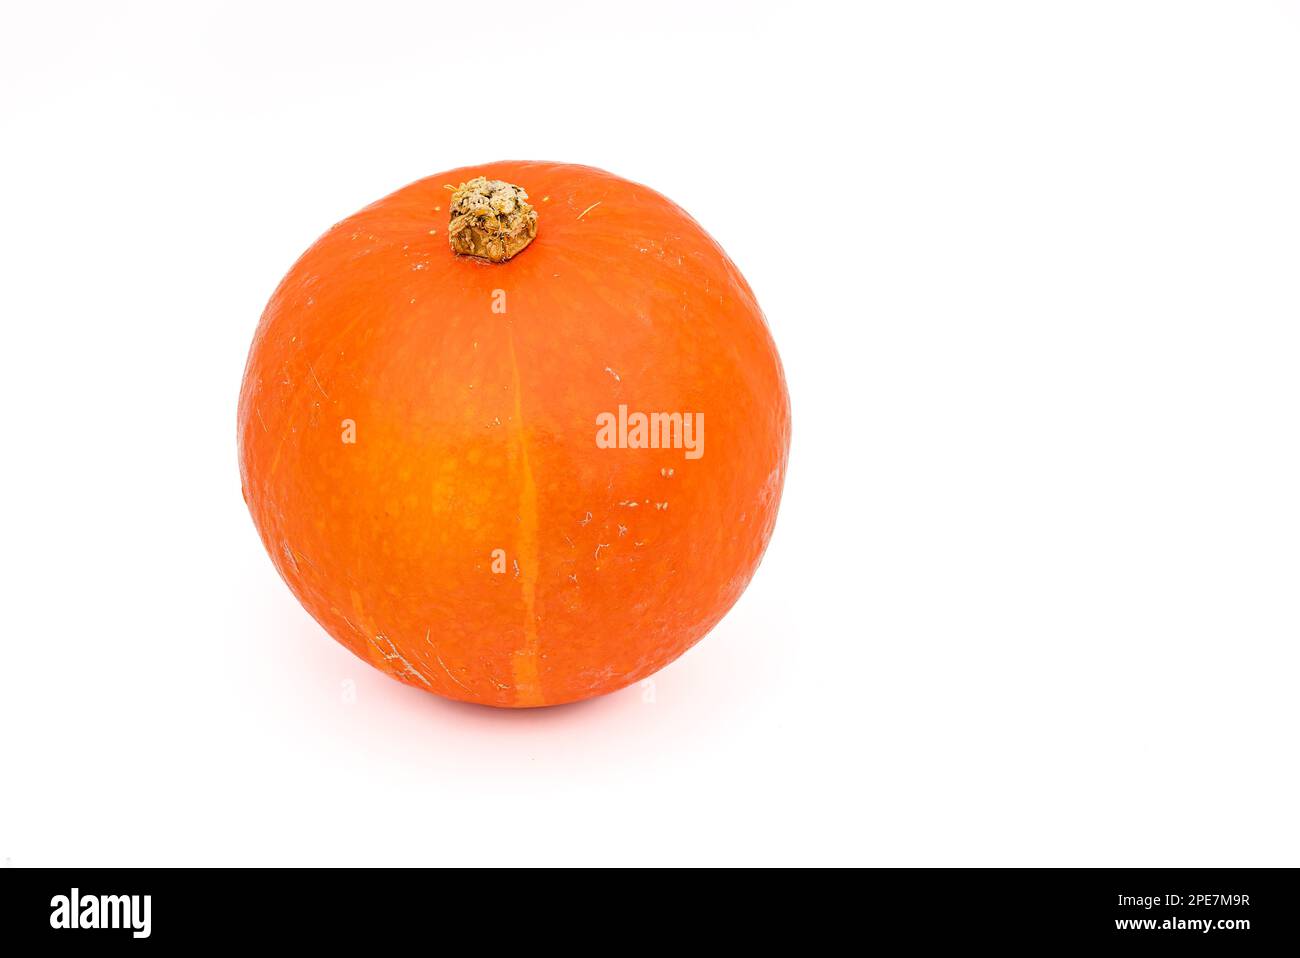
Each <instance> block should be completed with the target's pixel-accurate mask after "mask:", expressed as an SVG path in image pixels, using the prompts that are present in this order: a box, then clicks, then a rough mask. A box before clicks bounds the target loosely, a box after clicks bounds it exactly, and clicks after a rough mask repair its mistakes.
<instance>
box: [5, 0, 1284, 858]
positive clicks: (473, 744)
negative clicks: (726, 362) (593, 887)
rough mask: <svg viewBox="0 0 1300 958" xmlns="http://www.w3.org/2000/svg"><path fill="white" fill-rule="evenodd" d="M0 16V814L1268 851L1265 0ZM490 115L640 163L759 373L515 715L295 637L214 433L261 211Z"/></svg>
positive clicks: (152, 10) (227, 408)
mask: <svg viewBox="0 0 1300 958" xmlns="http://www.w3.org/2000/svg"><path fill="white" fill-rule="evenodd" d="M0 17H2V20H3V23H2V25H0V129H2V130H3V131H4V135H3V141H4V149H3V152H2V153H0V264H3V269H2V271H0V294H2V296H3V299H2V300H0V305H2V308H3V317H4V323H3V335H4V337H5V342H4V348H3V349H2V350H0V364H2V369H0V372H2V375H0V391H2V392H0V395H2V396H3V403H4V405H3V408H4V411H5V416H4V423H5V428H4V433H5V437H6V439H5V443H4V463H5V468H4V470H3V474H2V475H3V478H2V479H0V482H3V493H4V502H5V506H6V518H5V523H4V537H3V538H4V541H5V550H4V557H5V558H4V561H5V570H4V579H5V585H6V588H5V596H6V601H5V604H4V606H5V624H4V628H3V630H0V631H2V632H3V642H4V657H3V659H2V660H0V661H3V663H4V664H3V673H2V674H3V683H2V685H0V736H2V737H0V782H2V785H0V859H3V862H4V864H11V865H15V866H22V865H137V864H139V865H143V864H154V865H170V864H186V865H189V864H193V865H207V864H321V865H327V864H861V865H872V864H874V865H1169V866H1175V865H1241V866H1251V865H1255V866H1259V865H1294V864H1296V862H1297V857H1298V855H1300V827H1298V826H1297V818H1296V815H1295V809H1296V807H1297V806H1298V805H1300V771H1298V770H1297V763H1296V732H1297V724H1298V720H1300V704H1297V703H1298V700H1297V696H1296V695H1295V687H1296V680H1297V668H1298V667H1300V644H1298V642H1297V639H1298V638H1300V601H1297V600H1298V594H1297V581H1298V576H1300V545H1298V543H1300V496H1298V495H1297V490H1300V451H1298V448H1297V441H1296V439H1297V428H1296V426H1297V414H1298V413H1300V377H1298V376H1297V367H1298V365H1300V331H1298V330H1300V282H1298V274H1297V268H1298V267H1297V264H1300V226H1298V225H1297V224H1300V176H1297V171H1298V170H1300V127H1298V126H1297V123H1296V117H1297V115H1298V114H1297V110H1298V108H1300V58H1297V57H1296V55H1295V51H1296V49H1297V44H1298V43H1300V7H1298V6H1297V4H1295V3H1263V2H1250V3H1228V2H1222V3H1188V2H1167V3H1153V2H1127V3H1030V2H1025V3H987V4H967V3H857V4H849V3H843V4H830V3H801V4H797V5H790V6H780V5H762V4H755V3H743V4H740V3H737V4H701V3H664V2H661V3H657V4H654V5H652V6H649V7H647V6H645V5H623V4H612V3H598V2H591V3H582V4H574V3H538V2H532V3H497V4H493V5H491V7H490V8H485V7H482V6H468V7H467V6H464V5H460V6H457V5H454V4H441V3H409V4H395V3H370V4H363V5H357V4H307V3H301V4H287V3H285V4H279V3H256V4H254V3H247V4H219V3H212V4H198V3H189V4H164V3H151V4H136V3H126V4H93V3H88V2H87V3H51V4H31V3H29V4H11V5H8V6H7V7H6V8H5V10H4V12H3V14H2V15H0ZM485 43H486V44H487V46H488V47H489V48H490V49H491V50H492V51H493V52H494V55H499V56H500V57H501V58H502V60H503V61H504V62H508V63H510V64H511V70H512V71H519V72H517V73H515V74H514V75H511V76H508V77H507V78H506V79H505V80H503V81H499V82H494V83H492V84H487V85H484V83H483V82H480V81H476V80H475V79H474V77H475V71H474V68H473V67H474V63H475V62H476V60H477V58H479V57H480V56H481V55H482V50H483V49H484V44H485ZM525 73H526V75H522V74H525ZM489 94H490V96H491V97H492V104H493V107H492V109H484V108H483V107H482V106H481V105H479V106H475V104H476V103H479V101H481V99H482V98H483V97H484V96H487V95H489ZM498 158H519V159H555V160H565V161H572V162H582V163H588V164H591V165H595V166H600V167H604V168H606V169H609V170H611V171H613V172H615V173H618V174H620V175H622V176H625V177H628V178H630V179H634V180H638V181H641V182H645V183H647V184H649V185H651V186H653V187H655V188H656V189H658V190H660V191H661V192H663V193H665V194H667V195H668V196H670V197H671V198H673V199H674V200H676V201H677V202H679V203H680V204H681V205H683V206H684V207H685V208H686V209H688V210H689V211H690V212H691V213H692V214H693V215H694V216H695V217H696V218H697V219H699V220H700V222H701V223H702V224H703V225H704V226H705V227H706V228H707V229H708V230H710V232H712V233H713V235H714V236H715V237H716V238H717V239H718V240H719V242H721V243H722V245H723V246H724V247H725V248H726V249H727V250H728V252H729V253H730V255H731V256H732V258H733V259H734V260H735V261H736V263H737V264H738V265H739V266H740V268H741V269H742V270H743V272H744V273H745V275H746V276H747V278H748V279H749V281H750V283H751V285H752V286H753V288H754V290H755V292H756V294H757V296H758V298H759V301H760V302H761V303H762V304H763V307H764V309H765V311H766V312H767V315H768V318H769V322H770V324H771V327H772V330H773V334H774V336H775V338H776V341H777V344H778V346H779V348H780V350H781V353H782V356H783V359H784V362H785V367H786V373H787V377H788V379H789V384H790V393H791V397H792V403H793V413H794V446H793V450H792V456H791V464H790V471H789V479H788V483H787V487H786V496H785V501H784V504H783V507H782V513H781V517H780V520H779V522H778V525H777V531H776V535H775V537H774V539H773V542H772V545H771V548H770V550H769V552H768V555H767V558H766V560H765V561H764V564H763V566H762V568H761V569H760V570H759V573H758V575H757V576H756V578H755V580H754V582H753V583H752V585H751V586H750V589H749V591H748V592H747V593H746V595H745V596H744V598H743V599H742V600H741V601H740V603H739V604H738V605H737V606H736V608H735V609H734V610H733V611H732V613H731V614H730V615H729V616H728V617H727V618H726V620H725V621H724V622H723V623H722V624H721V625H720V626H719V627H718V628H717V629H716V630H715V631H714V633H713V634H711V635H710V636H708V637H707V638H706V639H705V640H704V641H703V642H702V643H701V644H700V645H699V646H697V647H696V648H695V649H694V650H692V651H691V652H689V653H688V654H687V655H686V656H684V657H683V658H682V659H680V660H679V661H678V662H676V663H674V664H673V665H671V666H670V667H669V668H667V669H666V670H664V671H663V672H661V673H660V674H659V675H657V676H656V677H655V678H654V680H653V683H652V684H650V685H647V686H642V687H632V688H629V689H627V690H625V691H623V692H620V693H617V694H615V695H612V696H609V697H607V698H604V699H600V700H597V701H593V702H590V703H586V704H583V705H579V706H574V707H565V708H559V709H553V710H547V711H543V712H529V713H504V712H494V711H489V710H483V709H479V708H475V707H469V706H460V705H454V704H450V703H445V702H443V701H441V700H438V699H435V698H433V697H431V696H428V695H426V694H424V693H421V692H419V691H417V690H413V689H410V688H407V687H404V686H401V685H398V684H397V683H394V682H392V681H391V680H389V679H387V678H385V677H384V676H382V675H380V674H379V673H378V672H375V671H373V670H372V669H370V668H369V667H368V666H366V665H365V664H363V663H362V662H360V661H359V660H356V659H354V658H353V657H352V656H351V655H350V654H349V653H347V652H346V651H345V650H344V649H342V648H341V647H340V646H338V645H336V644H335V643H334V642H333V641H332V640H331V639H329V638H328V637H327V636H326V635H325V634H324V632H323V631H322V630H321V629H320V628H319V627H317V626H316V625H315V623H313V622H312V621H311V619H310V618H309V617H308V616H307V614H306V613H305V612H303V611H302V609H301V608H300V607H299V606H298V605H297V603H296V602H295V601H294V599H293V598H292V596H291V595H290V594H289V592H288V591H287V589H286V588H285V587H284V585H283V584H282V583H281V582H280V581H279V579H278V577H277V576H276V573H275V571H274V569H273V567H272V565H271V563H270V561H269V560H268V559H267V558H266V556H265V555H264V554H263V552H262V548H261V544H260V542H259V541H258V539H257V536H256V534H255V532H254V530H253V526H252V523H251V521H250V520H249V518H248V516H247V514H246V511H245V509H244V506H243V503H242V501H241V499H240V494H239V480H238V472H237V467H236V460H235V443H234V434H235V404H236V398H237V393H238V388H239V381H240V376H241V373H242V369H243V363H244V357H245V354H246V351H247V348H248V344H249V341H250V339H251V336H252V333H253V330H254V327H255V325H256V322H257V318H258V315H259V313H260V311H261V309H262V306H263V305H264V303H265V301H266V299H267V297H268V296H269V295H270V293H271V291H272V289H273V288H274V286H275V284H276V282H277V281H278V280H279V278H280V276H281V275H282V274H283V273H284V271H285V270H287V269H288V267H289V265H290V264H291V263H292V262H293V260H294V259H295V258H296V257H297V256H298V254H299V253H301V252H302V251H303V250H304V249H305V248H306V247H307V245H308V244H310V243H311V241H312V240H313V239H314V238H315V237H316V236H317V235H319V234H320V233H321V232H322V231H323V230H324V229H326V228H327V227H328V226H329V225H330V224H332V223H333V222H335V221H336V220H338V219H340V218H342V217H343V216H346V215H347V214H349V213H351V212H353V211H354V210H356V209H358V208H360V207H361V206H363V205H365V204H366V203H368V202H370V201H372V200H374V199H377V198H378V197H380V196H382V195H384V194H386V193H388V192H390V191H391V190H393V189H396V188H397V187H399V186H402V185H404V184H405V183H407V182H409V181H411V180H413V179H416V178H418V177H421V176H425V175H429V174H432V173H435V172H438V171H440V170H444V169H448V168H451V167H455V166H460V165H463V164H472V163H476V162H485V161H488V160H492V159H498ZM809 223H817V224H821V225H820V229H822V230H823V236H824V240H823V241H817V242H814V241H811V240H810V237H809V233H808V229H807V227H808V224H809Z"/></svg>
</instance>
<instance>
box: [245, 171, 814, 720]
mask: <svg viewBox="0 0 1300 958" xmlns="http://www.w3.org/2000/svg"><path fill="white" fill-rule="evenodd" d="M444 187H446V188H447V189H449V190H450V193H451V199H450V202H446V203H445V205H446V206H447V210H446V211H445V213H443V212H442V211H440V210H437V209H435V207H437V206H440V205H444V203H443V200H442V198H443V197H446V196H447V192H446V191H445V190H444ZM529 193H532V194H535V195H539V196H541V197H542V200H541V201H540V202H541V203H547V202H548V201H549V199H550V198H551V197H553V196H559V197H562V198H563V197H569V200H568V204H569V205H568V206H567V207H566V204H565V202H563V201H562V202H561V203H560V205H559V206H556V205H555V204H550V205H548V206H547V208H546V210H545V211H544V212H543V215H542V216H541V217H539V216H538V211H537V210H536V209H535V208H534V207H533V206H532V204H531V202H530V201H529V199H528V195H529ZM575 210H577V211H580V212H578V213H577V214H576V215H575V212H574V211H575ZM436 214H441V218H435V215H436ZM444 224H446V225H447V234H448V241H447V242H446V243H440V242H437V241H435V240H433V239H430V237H437V236H438V235H439V231H440V230H441V228H442V226H443V225H444ZM362 239H364V243H365V254H364V255H361V250H360V249H359V247H358V244H359V243H360V242H361V241H362ZM645 248H650V249H653V250H654V252H655V253H656V254H657V255H655V256H646V255H644V253H643V252H642V250H643V249H645ZM413 263H419V264H421V268H420V269H413V268H412V266H413ZM308 290H310V294H311V298H312V300H313V303H312V305H311V306H310V308H308V307H307V306H306V305H304V301H305V300H306V296H305V295H304V294H305V293H306V292H307V291H308ZM500 290H505V291H506V293H507V294H508V308H507V309H506V310H504V311H498V312H493V310H492V308H491V303H492V301H493V295H494V291H500ZM475 387H477V388H475ZM620 404H623V405H625V406H626V407H627V408H628V409H629V410H633V411H637V412H642V411H644V412H645V413H646V415H647V416H654V415H656V414H657V415H659V416H661V417H664V418H663V419H662V421H663V422H665V423H670V422H672V419H671V417H672V415H673V414H674V413H675V414H677V415H678V416H681V415H682V414H684V413H685V414H690V415H692V416H693V415H695V414H697V413H698V414H699V415H700V416H702V417H703V419H701V422H703V421H704V420H707V424H708V446H707V451H704V446H703V444H702V443H701V444H700V447H699V448H700V450H701V455H700V456H699V457H698V458H693V459H692V458H686V457H685V455H684V452H685V450H684V449H683V448H680V447H679V448H675V449H674V448H671V447H669V448H640V447H638V446H637V445H636V444H635V443H632V444H622V445H620V444H618V443H615V444H613V445H612V446H611V447H609V448H601V446H600V445H598V444H597V442H596V436H595V434H596V428H597V425H596V424H597V417H599V416H601V415H602V414H605V415H607V416H608V415H615V416H616V415H617V413H618V412H619V406H620ZM318 412H319V414H321V415H324V416H326V417H327V418H331V417H332V418H334V419H335V421H338V420H341V419H344V418H347V419H349V420H351V421H354V422H355V423H356V426H355V432H354V435H355V437H356V441H354V442H352V443H344V442H341V441H340V439H339V434H338V431H337V430H330V429H299V428H297V425H298V424H300V423H310V422H314V421H315V420H314V419H313V418H312V417H313V416H315V415H317V414H318ZM652 421H653V420H652ZM663 436H666V437H669V438H671V436H670V433H664V434H663ZM661 438H663V437H661ZM789 438H790V411H789V400H788V398H787V395H786V388H785V380H784V376H783V374H782V371H781V365H780V361H779V359H778V358H777V354H776V350H775V347H774V346H773V343H772V340H771V336H770V335H769V333H768V329H767V325H766V321H765V320H764V318H763V315H762V312H761V311H760V310H759V308H758V305H757V303H756V302H755V301H754V297H753V293H752V292H751V291H750V289H749V287H748V285H747V284H746V283H745V281H744V279H743V278H742V277H741V275H740V273H739V271H738V270H737V269H736V267H735V266H734V265H733V264H732V263H731V262H730V260H728V259H727V258H726V256H725V254H724V253H722V251H721V250H720V249H719V248H718V247H717V245H716V244H715V243H714V242H713V240H712V239H711V238H710V237H709V236H708V235H707V234H706V233H705V232H704V231H703V230H702V229H701V228H700V227H699V225H698V224H696V223H695V221H694V220H692V219H691V218H690V217H689V216H688V215H687V214H686V213H684V212H683V211H682V210H681V209H679V208H678V207H677V206H675V205H674V204H672V203H671V202H669V201H668V200H666V199H664V198H663V197H662V196H660V195H658V194H657V193H654V192H653V191H651V190H648V189H646V188H645V187H641V186H638V185H636V184H633V183H630V182H628V181H626V180H623V179H620V178H619V177H616V176H613V175H611V174H608V173H605V172H602V171H600V170H596V169H592V168H590V167H583V166H573V165H566V164H553V163H524V162H504V163H492V164H487V165H485V166H482V167H472V168H463V169H459V170H451V171H449V172H446V173H441V174H438V175H437V176H434V177H430V178H428V179H424V180H421V181H418V182H416V183H413V184H411V185H410V186H407V187H405V188H403V189H401V190H399V191H397V192H396V193H393V194H392V195H390V196H388V197H386V198H384V199H382V200H380V201H379V202H378V203H375V204H373V205H371V206H369V207H367V208H366V209H364V210H362V211H360V212H359V213H357V214H355V215H354V216H352V217H349V218H348V219H347V220H345V221H343V223H341V224H339V226H338V228H336V229H333V230H331V231H329V232H328V233H326V234H325V235H324V236H322V237H321V239H320V240H318V241H317V242H316V244H315V245H314V246H312V247H311V249H309V250H308V251H307V253H306V254H304V255H303V257H302V258H301V259H300V260H299V262H298V263H297V264H296V265H295V266H294V267H293V269H292V270H291V271H290V272H289V274H288V275H287V276H286V277H285V278H284V280H283V281H282V282H281V284H280V286H279V288H278V289H277V290H276V291H275V294H274V295H273V296H272V297H271V300H270V302H269V303H268V305H267V308H266V311H265V312H264V314H263V316H262V320H261V324H260V325H259V328H258V332H257V335H256V337H255V339H254V345H253V348H252V350H251V352H250V354H249V359H248V366H247V370H246V372H245V378H244V384H243V389H242V391H241V395H240V407H239V451H240V467H241V474H242V480H243V483H242V485H243V490H244V492H245V499H246V501H247V503H248V506H249V510H250V512H251V514H252V516H253V520H254V523H255V525H256V526H257V529H258V531H259V533H260V535H261V537H262V539H263V543H264V545H266V546H267V551H268V553H269V554H270V555H271V558H272V561H273V562H274V563H275V565H276V568H277V570H278V571H279V573H280V575H281V576H282V577H283V578H284V580H285V582H286V583H287V584H288V585H289V587H290V589H291V590H292V591H293V593H294V594H295V596H297V598H298V599H299V601H300V602H301V603H302V604H303V606H304V607H305V608H306V609H307V610H308V611H309V612H310V613H311V614H312V615H313V616H314V617H315V618H316V620H317V621H318V622H319V623H320V624H321V625H322V626H323V627H324V628H325V629H326V631H328V632H329V633H330V634H331V635H332V636H334V638H335V639H337V640H338V641H339V642H340V643H341V644H343V645H344V646H345V647H347V648H348V649H350V650H351V651H352V652H354V653H355V654H357V655H359V656H360V657H362V658H363V659H364V660H366V661H368V662H370V663H372V664H373V665H375V666H376V667H377V668H380V669H382V670H383V671H385V672H387V673H388V674H389V675H391V676H392V677H393V678H395V679H397V680H398V681H401V682H403V683H405V684H407V685H410V686H412V687H415V688H419V689H422V690H425V691H432V692H435V693H437V694H439V695H442V696H445V697H448V698H453V699H460V700H463V701H469V702H477V703H481V704H486V705H494V706H502V707H512V708H518V707H529V706H538V705H553V704H559V703H563V702H572V701H576V700H579V699H583V698H588V697H590V696H593V695H599V694H602V693H605V692H610V691H613V690H615V689H618V688H621V687H623V686H626V685H628V684H630V683H633V682H636V681H638V680H639V679H642V678H645V677H646V676H648V675H650V674H652V673H654V672H655V671H657V670H658V669H660V668H662V667H663V666H664V665H666V664H667V663H669V662H671V661H672V660H673V659H675V658H676V657H677V656H679V655H680V654H681V653H683V652H684V651H686V650H687V649H688V648H690V646H692V645H693V644H694V643H695V642H696V641H698V640H699V639H700V638H701V637H702V636H703V635H704V634H705V633H706V632H707V631H708V630H709V629H710V628H712V627H713V626H714V625H715V624H716V623H717V622H718V620H719V619H721V617H722V616H723V615H724V614H725V613H726V611H727V609H729V608H730V607H731V605H732V604H733V603H734V602H735V601H736V599H737V598H738V597H739V595H740V593H741V592H742V591H743V589H744V588H745V586H746V584H747V583H748V582H749V579H750V577H751V576H752V575H753V572H754V570H755V568H756V567H757V565H758V562H759V560H760V558H761V557H762V554H763V551H764V549H765V548H766V546H767V543H768V541H769V539H770V537H771V534H772V530H773V526H774V523H775V520H776V512H777V504H778V502H779V498H780V491H781V485H782V483H783V481H784V476H785V466H786V458H787V455H788V450H789ZM670 477H671V482H670V481H669V479H670ZM670 491H671V495H669V494H668V493H669V492H670ZM290 543H292V547H290V546H289V544H290ZM494 550H499V551H500V554H501V561H499V562H486V561H485V557H486V556H489V555H493V554H494ZM494 568H495V571H494Z"/></svg>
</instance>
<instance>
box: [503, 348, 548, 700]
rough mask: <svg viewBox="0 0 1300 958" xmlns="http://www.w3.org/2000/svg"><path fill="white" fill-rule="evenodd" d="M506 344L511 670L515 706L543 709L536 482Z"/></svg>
mask: <svg viewBox="0 0 1300 958" xmlns="http://www.w3.org/2000/svg"><path fill="white" fill-rule="evenodd" d="M508 341H509V344H510V375H511V383H510V388H511V389H512V390H514V394H515V413H514V420H513V421H514V430H513V432H514V437H515V441H516V442H517V443H518V448H519V468H520V481H519V539H518V541H517V542H516V544H515V554H516V555H517V556H519V558H520V562H519V568H520V576H519V587H520V590H521V592H522V595H523V600H524V647H523V648H522V649H520V650H518V651H517V652H516V653H515V658H514V664H513V670H514V686H515V705H516V706H521V707H529V706H536V705H545V704H546V699H545V696H543V695H542V680H541V668H540V663H539V662H538V655H539V651H540V650H539V648H538V642H539V639H538V634H537V566H538V561H539V559H540V552H539V549H538V545H537V482H536V480H535V479H534V478H533V467H532V464H531V463H530V462H529V460H528V438H527V436H526V435H525V434H524V415H523V412H524V410H523V400H522V398H521V397H520V388H519V359H518V357H517V356H516V355H515V337H514V333H513V332H511V333H509V335H508Z"/></svg>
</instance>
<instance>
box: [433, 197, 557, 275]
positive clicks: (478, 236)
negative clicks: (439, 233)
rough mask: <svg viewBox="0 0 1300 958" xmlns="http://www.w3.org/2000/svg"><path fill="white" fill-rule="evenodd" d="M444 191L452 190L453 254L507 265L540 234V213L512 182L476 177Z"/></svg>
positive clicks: (451, 230) (450, 225) (450, 234)
mask: <svg viewBox="0 0 1300 958" xmlns="http://www.w3.org/2000/svg"><path fill="white" fill-rule="evenodd" d="M445 189H449V190H451V207H450V216H451V223H450V224H449V225H448V227H447V233H448V235H449V237H450V238H451V249H452V252H454V253H460V254H462V255H464V256H477V257H479V258H480V259H485V260H488V261H489V262H492V263H504V262H505V261H506V260H508V259H509V258H510V257H512V256H514V255H516V254H517V253H518V252H519V251H520V250H522V249H523V248H524V247H525V246H527V245H528V244H529V243H531V242H532V241H533V237H534V236H536V235H537V211H536V210H535V209H533V208H532V206H530V205H529V203H528V194H527V193H525V192H524V191H523V190H522V189H520V188H519V187H517V186H515V185H514V184H513V183H507V182H505V181H504V180H489V179H488V178H487V177H485V176H476V177H474V179H472V180H470V181H469V182H468V183H462V184H460V186H450V185H449V186H447V187H445Z"/></svg>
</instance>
